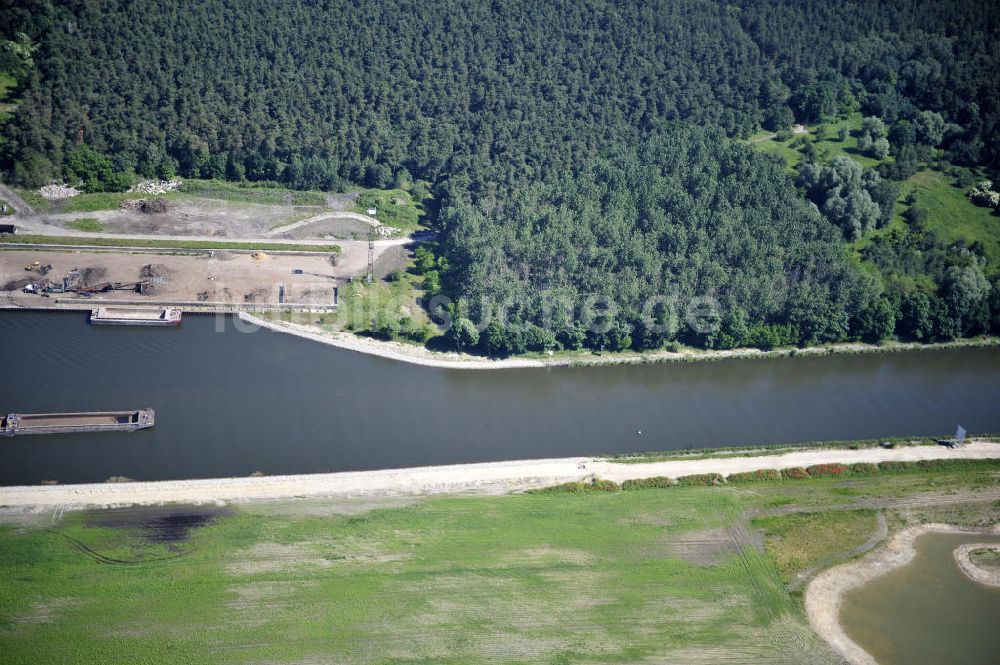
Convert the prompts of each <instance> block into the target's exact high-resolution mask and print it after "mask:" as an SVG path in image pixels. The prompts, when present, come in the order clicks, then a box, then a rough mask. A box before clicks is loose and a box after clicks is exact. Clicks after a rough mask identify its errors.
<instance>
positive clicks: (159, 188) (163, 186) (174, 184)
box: [128, 180, 181, 195]
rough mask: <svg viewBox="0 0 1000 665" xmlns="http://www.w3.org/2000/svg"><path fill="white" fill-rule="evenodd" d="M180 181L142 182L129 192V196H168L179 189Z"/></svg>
mask: <svg viewBox="0 0 1000 665" xmlns="http://www.w3.org/2000/svg"><path fill="white" fill-rule="evenodd" d="M180 186H181V181H180V180H140V181H139V182H137V183H136V184H135V187H133V188H132V189H130V190H128V193H129V194H154V195H159V194H166V193H167V192H173V191H176V190H177V189H179V188H180Z"/></svg>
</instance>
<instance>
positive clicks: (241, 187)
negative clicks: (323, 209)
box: [178, 178, 326, 206]
mask: <svg viewBox="0 0 1000 665" xmlns="http://www.w3.org/2000/svg"><path fill="white" fill-rule="evenodd" d="M178 191H180V192H181V193H182V194H189V195H191V196H197V197H204V198H209V199H221V200H223V201H237V202H240V203H259V204H270V205H300V206H324V205H326V195H325V194H323V192H315V191H298V190H294V189H287V188H285V187H277V186H273V185H264V184H251V183H240V182H228V181H225V180H198V179H194V178H191V179H185V180H184V182H183V184H181V187H180V190H178Z"/></svg>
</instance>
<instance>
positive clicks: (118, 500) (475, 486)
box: [0, 441, 1000, 509]
mask: <svg viewBox="0 0 1000 665" xmlns="http://www.w3.org/2000/svg"><path fill="white" fill-rule="evenodd" d="M948 458H977V459H985V458H1000V443H990V442H986V441H974V442H972V443H969V444H968V445H965V446H963V447H961V448H959V449H955V450H952V449H949V448H945V447H943V446H906V447H898V448H894V449H883V448H865V449H861V450H845V449H809V450H792V451H788V452H778V453H776V454H770V455H758V456H754V457H741V456H721V455H720V456H719V457H718V458H708V459H704V458H703V459H683V458H680V459H675V460H674V459H672V460H667V461H659V462H649V463H634V464H621V463H616V462H611V461H607V460H603V459H599V458H591V457H569V458H561V459H541V460H520V461H510V462H489V463H481V464H455V465H449V466H430V467H417V468H410V469H385V470H379V471H352V472H341V473H324V474H304V475H290V476H263V477H247V478H215V479H196V480H167V481H156V482H129V483H99V484H98V483H95V484H88V485H39V486H21V487H2V488H0V506H8V507H21V508H39V509H44V508H45V507H62V508H82V507H86V506H111V505H125V504H158V503H167V502H189V503H209V502H227V501H241V500H250V499H278V498H294V497H301V496H332V497H343V498H352V497H366V496H370V497H376V496H383V497H384V496H406V495H409V496H413V495H431V494H458V493H492V494H503V493H507V492H513V491H520V490H525V489H530V488H533V487H544V486H548V485H555V484H559V483H564V482H570V481H574V480H584V479H586V478H590V477H593V476H597V477H599V478H605V479H608V480H614V481H616V482H621V481H623V480H627V479H633V478H649V477H652V476H667V477H671V478H676V477H678V476H684V475H689V474H694V473H720V474H723V475H728V474H731V473H737V472H740V471H753V470H756V469H773V468H784V467H792V466H809V465H812V464H822V463H831V462H842V463H845V464H850V463H854V462H880V461H885V460H908V461H914V460H923V459H948Z"/></svg>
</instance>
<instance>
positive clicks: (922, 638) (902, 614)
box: [840, 533, 1000, 665]
mask: <svg viewBox="0 0 1000 665" xmlns="http://www.w3.org/2000/svg"><path fill="white" fill-rule="evenodd" d="M981 542H994V543H998V542H1000V538H998V537H995V536H994V537H989V536H982V535H979V536H976V535H965V534H935V533H930V534H924V535H923V536H920V537H919V538H917V541H916V543H915V546H916V556H915V557H914V559H913V561H911V562H910V563H909V564H907V565H906V566H903V567H902V568H899V569H898V570H894V571H892V572H890V573H887V574H886V575H883V576H882V577H878V578H876V579H875V580H873V581H871V582H870V583H868V584H866V585H865V586H864V587H862V588H860V589H856V590H854V591H852V592H850V593H848V594H847V595H846V596H845V597H844V604H843V606H842V608H841V612H840V618H841V623H842V624H843V626H844V630H845V631H846V632H847V634H848V635H849V636H850V637H851V639H853V640H854V641H855V642H857V643H858V644H859V645H861V646H862V647H863V648H864V649H865V650H866V651H868V653H870V654H871V655H872V656H873V657H874V658H875V660H877V661H878V662H879V665H925V664H926V665H941V664H942V663H948V665H994V664H995V663H997V662H998V660H1000V657H998V654H1000V630H997V628H998V627H1000V589H996V588H991V587H987V586H984V585H982V584H977V583H976V582H973V581H972V580H970V579H968V578H967V577H966V576H965V575H963V574H962V572H961V571H960V570H959V569H958V566H957V565H956V564H955V561H954V558H953V557H952V551H953V550H954V549H955V548H956V547H958V546H959V545H961V544H963V543H981Z"/></svg>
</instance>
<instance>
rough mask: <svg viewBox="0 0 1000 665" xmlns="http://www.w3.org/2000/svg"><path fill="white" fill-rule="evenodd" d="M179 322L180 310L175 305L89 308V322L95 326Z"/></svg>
mask: <svg viewBox="0 0 1000 665" xmlns="http://www.w3.org/2000/svg"><path fill="white" fill-rule="evenodd" d="M180 322H181V310H179V309H177V308H175V307H164V308H161V309H144V308H140V307H95V308H94V309H92V310H90V323H91V324H93V325H95V326H176V325H177V324H179V323H180Z"/></svg>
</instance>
